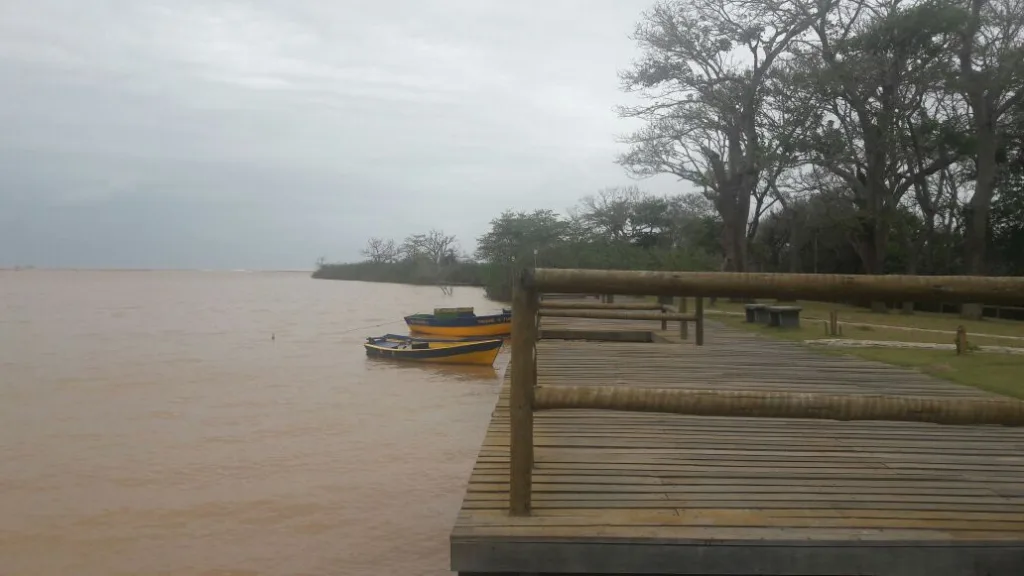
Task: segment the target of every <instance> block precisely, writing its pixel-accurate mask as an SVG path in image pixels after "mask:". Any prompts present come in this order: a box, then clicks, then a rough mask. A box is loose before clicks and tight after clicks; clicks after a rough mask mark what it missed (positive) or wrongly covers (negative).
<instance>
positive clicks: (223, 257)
mask: <svg viewBox="0 0 1024 576" xmlns="http://www.w3.org/2000/svg"><path fill="white" fill-rule="evenodd" d="M651 2H652V0H544V1H539V0H516V1H504V0H501V1H499V0H493V1H490V0H450V1H442V0H390V1H387V0H381V1H380V2H375V3H371V2H369V1H365V2H356V1H339V0H331V1H327V0H31V1H28V0H0V266H13V265H19V264H20V265H35V266H39V267H115V268H117V267H126V268H249V269H282V268H311V267H312V264H313V262H314V261H315V260H316V259H317V258H318V257H319V256H325V257H327V258H328V259H329V260H341V261H344V260H354V259H357V258H359V254H358V251H359V248H360V247H361V246H362V245H363V244H364V243H365V240H366V238H367V237H369V236H371V235H378V236H385V237H395V238H396V239H400V238H401V237H403V236H405V235H407V234H409V233H414V232H425V231H426V230H428V229H430V228H431V227H437V228H441V229H444V230H445V231H446V232H448V233H452V234H456V235H458V237H459V239H460V242H461V244H462V246H463V248H465V249H467V250H472V249H473V247H474V244H475V242H474V239H475V238H476V237H477V236H479V235H480V234H481V233H483V232H484V231H485V230H486V229H487V225H488V221H489V220H490V219H491V218H493V217H495V216H497V215H498V214H500V212H501V211H502V210H504V209H506V208H514V209H534V208H551V209H554V210H558V211H564V210H565V209H566V208H567V207H569V206H571V205H573V204H575V203H576V201H577V200H578V199H579V198H580V197H581V196H583V195H586V194H590V193H593V192H595V191H596V190H598V189H599V188H602V187H606V186H615V185H628V184H630V183H633V181H632V180H630V179H629V178H628V177H627V176H626V174H625V172H624V171H623V170H622V169H621V167H619V166H617V165H616V164H615V163H614V159H615V156H616V154H617V152H618V151H619V150H620V148H621V147H620V145H618V144H616V143H615V137H616V135H618V134H622V133H625V132H628V131H629V130H630V129H631V127H633V125H632V124H630V123H629V122H627V121H625V120H621V119H619V118H617V116H616V114H615V111H614V110H613V107H614V106H615V105H617V104H622V103H627V102H629V96H628V95H626V94H624V93H622V92H621V91H620V90H619V82H618V77H617V72H618V71H619V70H620V69H622V68H624V67H626V66H628V65H629V63H630V61H631V59H633V58H634V57H635V55H636V47H635V45H634V43H633V42H632V41H631V40H630V39H629V38H628V35H629V34H630V33H631V31H632V30H633V27H634V25H635V23H636V21H637V19H638V17H639V16H640V13H641V11H642V10H644V9H645V8H647V7H648V6H649V5H650V4H651ZM641 185H643V186H645V187H646V188H648V189H650V190H652V191H654V192H657V193H669V192H673V191H678V190H681V189H682V185H681V184H679V183H676V182H674V181H673V180H672V179H669V178H660V179H658V180H655V181H644V182H642V183H641Z"/></svg>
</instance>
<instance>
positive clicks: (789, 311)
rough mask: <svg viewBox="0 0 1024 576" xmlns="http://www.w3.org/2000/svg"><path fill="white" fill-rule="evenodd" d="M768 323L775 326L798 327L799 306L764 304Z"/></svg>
mask: <svg viewBox="0 0 1024 576" xmlns="http://www.w3.org/2000/svg"><path fill="white" fill-rule="evenodd" d="M766 309H767V312H768V325H769V326H774V327H776V328H799V327H800V311H801V310H803V308H801V307H800V306H766Z"/></svg>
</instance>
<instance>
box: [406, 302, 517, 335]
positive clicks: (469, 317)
mask: <svg viewBox="0 0 1024 576" xmlns="http://www.w3.org/2000/svg"><path fill="white" fill-rule="evenodd" d="M405 324H406V325H407V326H408V327H409V330H411V331H412V332H416V333H419V334H432V335H434V336H507V335H509V334H511V333H512V311H511V310H509V309H507V308H506V309H503V310H502V311H501V314H488V315H483V316H477V315H476V313H475V312H473V308H471V307H470V308H435V309H434V313H433V314H412V315H410V316H406V317H405Z"/></svg>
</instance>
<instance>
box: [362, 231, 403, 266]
mask: <svg viewBox="0 0 1024 576" xmlns="http://www.w3.org/2000/svg"><path fill="white" fill-rule="evenodd" d="M359 253H360V254H362V255H363V256H365V257H366V259H367V260H369V261H370V262H376V263H385V262H394V261H396V260H398V256H399V249H398V246H397V245H396V244H395V241H394V240H391V239H387V240H385V239H383V238H378V237H376V236H374V237H373V238H370V239H369V240H367V241H366V247H365V248H363V249H362V250H360V251H359Z"/></svg>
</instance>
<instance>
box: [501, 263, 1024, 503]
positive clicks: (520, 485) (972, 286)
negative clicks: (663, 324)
mask: <svg viewBox="0 0 1024 576" xmlns="http://www.w3.org/2000/svg"><path fill="white" fill-rule="evenodd" d="M541 292H560V293H569V294H595V293H596V294H623V295H637V296H643V295H657V296H673V295H680V294H689V295H695V296H697V297H698V299H697V302H698V303H701V302H702V299H701V296H712V295H713V296H718V297H741V298H744V297H745V298H785V299H789V298H794V299H795V298H801V299H809V300H825V301H836V300H840V299H845V298H865V299H868V298H871V299H877V300H913V301H918V302H923V301H942V302H981V303H986V304H1008V305H1015V304H1021V303H1024V278H1016V277H1014V278H1008V277H970V276H867V275H863V276H842V275H825V274H820V275H818V274H740V273H729V272H633V271H608V270H551V269H537V270H523V271H522V272H521V274H520V275H519V277H518V278H517V280H516V282H515V285H514V287H513V299H512V311H513V313H512V360H511V364H510V365H511V369H512V386H511V394H510V402H509V418H510V424H511V437H510V452H511V453H510V470H509V473H510V477H509V512H510V513H511V514H514V515H525V514H529V513H530V506H531V492H532V474H533V461H534V459H533V414H534V411H536V410H558V409H569V408H584V409H601V410H620V411H633V412H667V413H672V414H685V415H691V416H740V417H766V418H816V419H834V420H885V421H909V422H932V423H937V424H953V425H979V424H1001V425H1005V426H1024V402H1020V401H1017V400H1010V399H977V400H976V399H959V398H958V399H945V398H927V397H909V396H885V395H877V396H833V395H823V394H793V393H780V392H754V391H751V392H724V391H716V390H684V389H671V388H668V389H652V388H622V387H595V386H590V387H587V386H572V387H561V386H560V387H552V388H538V387H537V336H538V327H539V317H540V316H542V315H543V316H551V315H553V314H552V313H553V312H555V313H557V312H558V311H559V310H561V311H569V310H574V309H575V308H574V307H572V306H552V304H554V303H553V302H545V306H544V309H542V308H541V301H540V293H541ZM698 306H700V304H698ZM602 312H603V313H604V314H605V315H604V316H599V317H605V318H607V317H609V316H608V315H612V314H618V315H616V316H615V318H621V317H622V315H623V314H626V312H624V311H621V309H620V311H617V312H614V311H612V310H602ZM684 312H685V311H683V312H680V311H678V310H677V311H676V312H675V313H674V314H676V316H673V318H675V319H680V321H682V322H683V323H684V324H685V321H683V320H681V319H682V318H683V317H684V316H686V317H688V316H687V315H686V314H685V313H684ZM633 314H634V316H631V317H630V318H637V316H636V314H644V313H643V312H634V313H633ZM645 314H648V315H650V316H651V317H656V318H655V319H657V318H660V317H661V316H660V315H658V313H655V312H646V313H645ZM662 314H667V312H662ZM694 316H695V317H698V318H702V317H703V310H700V311H698V312H697V313H696V314H695V315H694ZM576 317H579V316H576ZM587 317H595V316H593V315H590V316H587ZM645 318H646V317H645ZM666 320H668V319H667V318H666ZM702 324H703V322H700V323H698V324H697V325H698V326H702Z"/></svg>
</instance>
